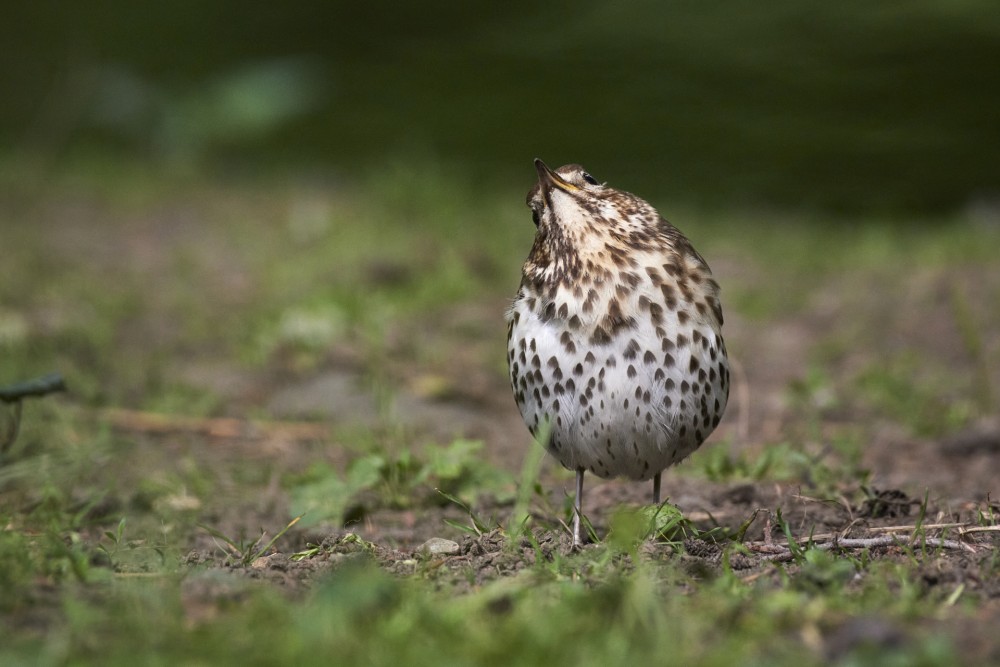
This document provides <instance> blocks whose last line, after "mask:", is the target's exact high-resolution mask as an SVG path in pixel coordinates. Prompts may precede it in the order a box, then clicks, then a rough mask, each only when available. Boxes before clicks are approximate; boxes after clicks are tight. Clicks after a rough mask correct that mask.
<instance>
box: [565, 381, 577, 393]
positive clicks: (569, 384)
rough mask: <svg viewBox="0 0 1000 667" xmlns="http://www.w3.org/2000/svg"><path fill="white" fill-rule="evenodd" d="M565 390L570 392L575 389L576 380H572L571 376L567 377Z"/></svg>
mask: <svg viewBox="0 0 1000 667" xmlns="http://www.w3.org/2000/svg"><path fill="white" fill-rule="evenodd" d="M566 391H568V392H569V393H571V394H572V393H573V392H575V391H576V382H573V378H567V380H566Z"/></svg>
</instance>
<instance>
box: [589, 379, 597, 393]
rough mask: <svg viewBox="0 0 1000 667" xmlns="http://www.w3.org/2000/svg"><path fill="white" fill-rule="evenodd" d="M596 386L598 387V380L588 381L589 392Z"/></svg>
mask: <svg viewBox="0 0 1000 667" xmlns="http://www.w3.org/2000/svg"><path fill="white" fill-rule="evenodd" d="M596 386H597V378H595V377H591V378H590V379H589V380H587V390H588V391H589V390H591V389H593V388H594V387H596Z"/></svg>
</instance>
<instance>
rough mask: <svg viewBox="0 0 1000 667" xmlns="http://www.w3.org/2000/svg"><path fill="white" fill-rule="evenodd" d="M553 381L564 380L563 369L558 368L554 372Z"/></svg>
mask: <svg viewBox="0 0 1000 667" xmlns="http://www.w3.org/2000/svg"><path fill="white" fill-rule="evenodd" d="M552 379H553V380H562V379H563V373H562V369H561V368H557V369H555V370H554V371H552Z"/></svg>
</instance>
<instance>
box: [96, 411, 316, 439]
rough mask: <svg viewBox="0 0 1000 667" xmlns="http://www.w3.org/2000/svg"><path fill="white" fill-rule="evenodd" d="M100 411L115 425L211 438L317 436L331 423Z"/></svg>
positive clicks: (291, 437) (149, 431)
mask: <svg viewBox="0 0 1000 667" xmlns="http://www.w3.org/2000/svg"><path fill="white" fill-rule="evenodd" d="M100 415H101V417H102V418H103V419H106V420H107V421H109V422H110V423H111V425H112V426H114V427H115V428H120V429H122V430H126V431H138V432H141V433H154V434H161V435H162V434H169V433H196V434H199V435H205V436H208V437H212V438H222V439H226V438H229V439H231V438H248V439H279V438H280V439H287V440H320V439H323V438H327V437H329V435H330V427H329V426H327V425H325V424H315V423H312V422H263V421H248V420H245V419H235V418H231V417H186V416H181V415H166V414H161V413H156V412H142V411H138V410H124V409H121V408H111V409H108V410H102V411H101V412H100Z"/></svg>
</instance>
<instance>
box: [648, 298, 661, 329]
mask: <svg viewBox="0 0 1000 667" xmlns="http://www.w3.org/2000/svg"><path fill="white" fill-rule="evenodd" d="M649 319H650V320H651V321H652V322H653V324H659V323H660V322H662V321H663V306H661V305H660V304H658V303H654V304H651V305H650V306H649Z"/></svg>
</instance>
